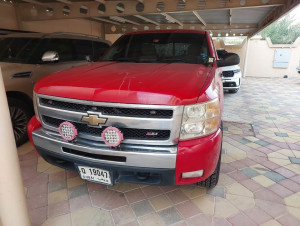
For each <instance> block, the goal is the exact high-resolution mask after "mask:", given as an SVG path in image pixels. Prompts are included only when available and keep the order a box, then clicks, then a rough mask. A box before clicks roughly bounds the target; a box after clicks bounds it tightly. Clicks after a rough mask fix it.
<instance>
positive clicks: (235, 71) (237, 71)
mask: <svg viewBox="0 0 300 226" xmlns="http://www.w3.org/2000/svg"><path fill="white" fill-rule="evenodd" d="M233 72H234V73H239V72H241V69H236V70H233Z"/></svg>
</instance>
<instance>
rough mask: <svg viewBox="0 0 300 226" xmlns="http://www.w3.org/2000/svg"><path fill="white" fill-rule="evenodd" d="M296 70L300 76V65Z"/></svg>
mask: <svg viewBox="0 0 300 226" xmlns="http://www.w3.org/2000/svg"><path fill="white" fill-rule="evenodd" d="M296 70H297V71H298V73H299V74H300V65H299V66H298V67H297V68H296Z"/></svg>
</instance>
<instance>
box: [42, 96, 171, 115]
mask: <svg viewBox="0 0 300 226" xmlns="http://www.w3.org/2000/svg"><path fill="white" fill-rule="evenodd" d="M40 104H41V105H44V106H47V107H54V108H59V109H65V110H71V111H78V112H87V111H91V110H93V111H99V112H101V113H102V114H103V115H113V116H126V117H142V118H143V117H146V118H172V116H173V111H172V110H157V109H134V108H120V107H104V106H92V105H86V104H77V103H69V102H64V101H57V100H51V99H46V98H41V99H40Z"/></svg>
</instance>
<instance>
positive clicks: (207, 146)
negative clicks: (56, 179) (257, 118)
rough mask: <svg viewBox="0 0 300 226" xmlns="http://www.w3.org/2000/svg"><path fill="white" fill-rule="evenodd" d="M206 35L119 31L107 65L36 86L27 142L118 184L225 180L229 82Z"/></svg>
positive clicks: (232, 60) (96, 178)
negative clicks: (224, 83) (224, 140)
mask: <svg viewBox="0 0 300 226" xmlns="http://www.w3.org/2000/svg"><path fill="white" fill-rule="evenodd" d="M238 61H239V57H238V56H237V55H236V54H228V55H227V56H223V59H222V60H218V57H217V54H216V50H215V48H214V46H213V42H212V40H211V37H210V35H209V33H208V32H205V31H195V30H159V31H142V32H134V33H129V34H125V35H123V36H121V37H120V38H119V39H118V40H117V41H116V42H115V43H114V44H113V45H112V47H111V48H110V49H109V50H108V51H107V52H106V54H105V55H104V56H103V57H102V59H101V61H100V62H96V63H91V64H89V65H85V66H79V67H75V68H72V69H68V70H65V71H61V72H56V73H54V74H51V75H49V76H47V77H45V78H43V79H41V80H40V81H38V82H37V83H36V85H35V87H34V106H35V116H34V117H33V118H32V119H31V121H30V122H29V124H28V133H29V138H30V140H31V142H32V144H33V145H34V146H35V148H36V150H37V151H38V152H39V154H40V155H41V156H42V157H43V158H44V159H45V160H46V161H48V162H50V163H52V164H54V165H57V166H59V167H62V168H65V169H69V170H74V171H77V172H78V174H79V175H80V176H81V178H83V179H86V180H89V181H93V182H96V183H102V184H106V185H114V184H115V183H116V182H127V183H141V184H151V185H172V184H173V185H174V184H177V185H179V184H191V183H197V184H199V185H204V186H206V187H213V186H215V185H216V184H217V182H218V177H219V171H220V162H221V149H222V110H223V86H222V79H221V73H222V71H221V70H220V67H224V66H230V65H235V64H238Z"/></svg>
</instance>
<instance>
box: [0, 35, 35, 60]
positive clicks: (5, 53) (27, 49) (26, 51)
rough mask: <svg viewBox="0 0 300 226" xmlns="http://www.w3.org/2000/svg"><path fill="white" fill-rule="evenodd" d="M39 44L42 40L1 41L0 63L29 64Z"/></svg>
mask: <svg viewBox="0 0 300 226" xmlns="http://www.w3.org/2000/svg"><path fill="white" fill-rule="evenodd" d="M39 42H40V39H37V38H3V39H0V61H2V62H10V63H28V61H29V59H30V57H31V56H32V54H33V51H34V50H35V49H36V47H37V46H38V44H39Z"/></svg>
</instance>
